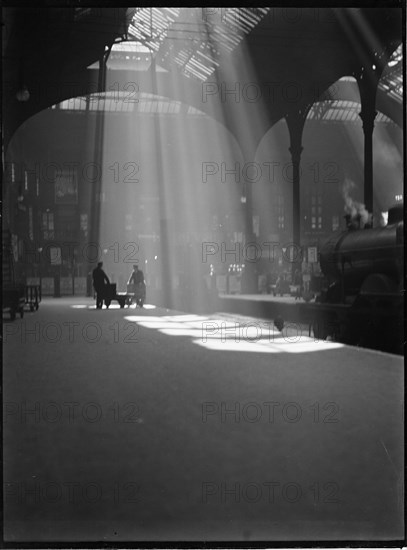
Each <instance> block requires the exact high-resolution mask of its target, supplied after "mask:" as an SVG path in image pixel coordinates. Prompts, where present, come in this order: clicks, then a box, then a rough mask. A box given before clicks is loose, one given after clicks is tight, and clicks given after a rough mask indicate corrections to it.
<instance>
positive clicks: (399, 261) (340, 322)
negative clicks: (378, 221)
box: [309, 204, 404, 353]
mask: <svg viewBox="0 0 407 550" xmlns="http://www.w3.org/2000/svg"><path fill="white" fill-rule="evenodd" d="M348 222H349V223H348V230H347V231H344V232H340V233H335V234H333V235H332V236H331V237H330V238H329V239H328V241H326V242H325V244H324V245H323V247H322V248H321V251H320V258H319V260H320V266H321V271H322V272H323V274H324V276H325V281H326V285H325V289H324V290H323V291H322V292H321V294H320V296H319V297H318V299H317V300H316V302H315V303H313V304H310V305H309V306H310V307H311V308H312V317H313V321H312V326H313V332H314V336H315V337H316V338H317V339H326V338H328V337H329V336H330V337H331V338H332V339H333V340H336V341H340V342H343V343H347V344H351V345H358V346H363V347H369V348H374V349H380V350H382V351H387V352H392V353H402V352H403V340H404V333H403V321H404V315H403V314H404V311H403V306H404V303H403V298H404V277H403V205H402V204H398V205H397V206H395V207H393V208H391V209H390V210H389V213H388V223H387V225H386V226H385V227H377V228H374V229H373V228H371V227H369V228H366V227H365V228H363V229H361V228H360V227H359V228H358V227H355V225H354V224H352V223H350V220H348Z"/></svg>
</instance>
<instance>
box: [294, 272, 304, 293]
mask: <svg viewBox="0 0 407 550" xmlns="http://www.w3.org/2000/svg"><path fill="white" fill-rule="evenodd" d="M294 285H295V287H296V288H295V299H296V300H299V299H300V298H301V294H302V290H303V282H302V273H301V270H300V269H296V270H295V273H294Z"/></svg>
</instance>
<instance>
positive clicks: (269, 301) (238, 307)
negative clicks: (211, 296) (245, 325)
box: [219, 294, 307, 323]
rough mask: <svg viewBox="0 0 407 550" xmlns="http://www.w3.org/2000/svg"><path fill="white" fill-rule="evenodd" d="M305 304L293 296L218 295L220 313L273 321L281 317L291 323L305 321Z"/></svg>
mask: <svg viewBox="0 0 407 550" xmlns="http://www.w3.org/2000/svg"><path fill="white" fill-rule="evenodd" d="M305 305H306V302H305V301H304V300H303V299H299V300H298V299H297V300H296V299H295V297H293V296H287V295H285V296H273V295H272V294H220V295H219V308H220V309H221V310H222V311H229V312H230V313H238V314H241V315H252V316H254V317H264V318H266V319H275V318H276V317H277V316H281V317H282V318H283V319H285V320H287V321H291V322H296V323H301V322H305V321H306V320H307V314H306V310H305V307H304V306H305Z"/></svg>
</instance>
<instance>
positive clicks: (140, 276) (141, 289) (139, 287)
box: [127, 265, 146, 307]
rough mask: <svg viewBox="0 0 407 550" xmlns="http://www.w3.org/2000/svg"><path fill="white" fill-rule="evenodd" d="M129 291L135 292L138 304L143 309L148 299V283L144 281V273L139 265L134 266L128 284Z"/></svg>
mask: <svg viewBox="0 0 407 550" xmlns="http://www.w3.org/2000/svg"><path fill="white" fill-rule="evenodd" d="M129 285H132V286H129ZM133 285H134V286H133ZM127 291H128V292H134V294H135V300H136V304H137V305H139V306H140V307H143V304H144V301H145V299H146V283H145V281H144V273H143V272H142V271H141V269H139V268H138V265H133V273H132V274H131V275H130V279H129V280H128V282H127Z"/></svg>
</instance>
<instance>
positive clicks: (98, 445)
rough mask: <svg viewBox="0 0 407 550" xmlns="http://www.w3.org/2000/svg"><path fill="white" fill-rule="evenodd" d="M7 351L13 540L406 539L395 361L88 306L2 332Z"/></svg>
mask: <svg viewBox="0 0 407 550" xmlns="http://www.w3.org/2000/svg"><path fill="white" fill-rule="evenodd" d="M3 355H4V365H3V384H4V386H3V388H4V389H3V407H4V410H3V417H4V483H5V485H4V487H5V490H4V491H5V492H4V514H5V516H4V536H5V539H6V540H7V541H14V542H23V541H38V542H53V541H72V542H74V541H121V542H123V541H130V542H131V541H157V542H158V541H205V540H206V541H236V542H245V543H249V542H250V541H252V542H254V541H280V542H284V541H338V540H340V541H388V540H398V539H402V538H403V536H404V523H403V518H404V514H403V512H404V510H403V502H404V496H403V487H404V485H403V448H404V443H403V435H404V424H403V412H404V410H403V398H404V389H403V388H404V378H403V376H404V366H403V359H402V358H401V357H398V356H394V355H386V354H383V353H378V352H373V351H369V350H364V349H359V348H352V347H346V346H343V345H341V344H337V343H332V342H315V341H314V340H313V339H312V338H308V337H307V335H306V333H298V329H297V332H295V329H294V328H293V327H289V328H288V329H287V330H286V332H285V333H283V334H281V333H278V332H277V331H276V330H275V329H273V327H272V325H271V324H270V322H267V321H266V320H259V319H254V318H250V317H244V316H242V315H234V314H230V313H229V314H226V313H217V314H213V315H202V316H198V315H190V314H185V313H182V312H176V311H172V310H166V309H160V308H154V307H152V306H150V307H147V308H146V309H134V308H129V309H127V308H126V309H120V308H119V307H118V306H117V305H116V304H112V306H111V307H110V309H109V310H106V309H102V310H96V309H95V308H94V301H92V300H90V299H89V298H60V299H52V298H50V299H44V301H43V302H42V303H41V305H40V309H39V311H38V312H34V313H26V314H25V316H24V319H17V320H16V321H15V322H13V323H11V322H7V321H6V322H5V323H4V328H3ZM30 411H31V412H30Z"/></svg>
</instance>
